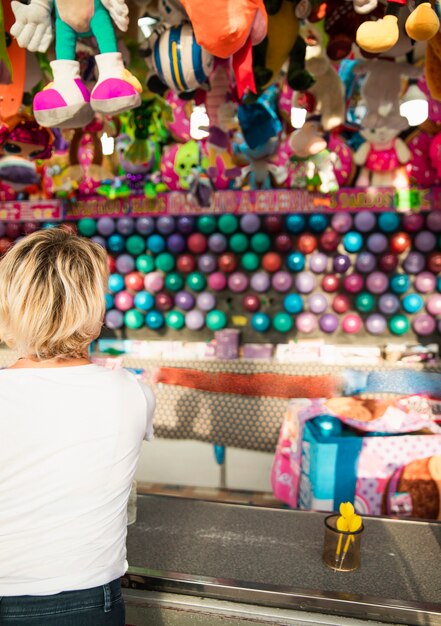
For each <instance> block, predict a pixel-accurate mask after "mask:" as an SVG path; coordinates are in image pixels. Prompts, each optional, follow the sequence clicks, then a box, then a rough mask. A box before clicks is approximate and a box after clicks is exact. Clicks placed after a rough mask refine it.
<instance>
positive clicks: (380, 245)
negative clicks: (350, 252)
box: [366, 233, 389, 254]
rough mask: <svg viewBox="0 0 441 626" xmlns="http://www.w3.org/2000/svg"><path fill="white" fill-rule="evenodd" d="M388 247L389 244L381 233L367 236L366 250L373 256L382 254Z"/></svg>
mask: <svg viewBox="0 0 441 626" xmlns="http://www.w3.org/2000/svg"><path fill="white" fill-rule="evenodd" d="M388 245H389V242H388V240H387V237H386V235H383V233H373V234H372V235H369V237H368V238H367V241H366V246H367V248H368V250H370V251H371V252H373V253H374V254H380V253H381V252H384V251H385V250H387V247H388Z"/></svg>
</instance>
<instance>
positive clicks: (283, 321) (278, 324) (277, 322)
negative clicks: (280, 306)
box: [273, 313, 293, 333]
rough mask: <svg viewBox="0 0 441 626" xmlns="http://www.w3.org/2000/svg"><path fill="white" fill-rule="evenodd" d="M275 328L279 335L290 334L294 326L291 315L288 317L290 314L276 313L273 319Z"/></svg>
mask: <svg viewBox="0 0 441 626" xmlns="http://www.w3.org/2000/svg"><path fill="white" fill-rule="evenodd" d="M273 326H274V328H275V330H277V332H279V333H289V331H290V330H291V329H292V326H293V322H292V317H291V315H288V313H276V314H275V316H274V317H273Z"/></svg>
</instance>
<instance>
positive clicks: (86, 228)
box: [78, 217, 96, 237]
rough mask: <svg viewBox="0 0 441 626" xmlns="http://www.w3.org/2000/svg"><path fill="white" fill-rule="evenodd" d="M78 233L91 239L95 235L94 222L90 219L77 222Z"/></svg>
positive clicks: (84, 218) (86, 218)
mask: <svg viewBox="0 0 441 626" xmlns="http://www.w3.org/2000/svg"><path fill="white" fill-rule="evenodd" d="M78 232H79V233H80V235H83V236H84V237H93V235H94V234H95V233H96V221H95V220H94V219H92V218H91V217H83V219H82V220H79V222H78Z"/></svg>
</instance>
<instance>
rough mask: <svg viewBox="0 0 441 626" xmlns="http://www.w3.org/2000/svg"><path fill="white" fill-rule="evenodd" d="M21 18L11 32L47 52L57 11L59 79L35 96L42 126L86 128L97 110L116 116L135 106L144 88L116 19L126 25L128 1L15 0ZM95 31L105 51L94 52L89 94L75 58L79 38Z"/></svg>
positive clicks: (56, 72)
mask: <svg viewBox="0 0 441 626" xmlns="http://www.w3.org/2000/svg"><path fill="white" fill-rule="evenodd" d="M12 8H13V11H14V14H15V18H16V22H15V24H14V26H13V27H12V29H11V33H12V35H13V36H14V37H16V38H17V42H18V44H19V45H20V46H21V47H23V48H27V49H28V50H29V51H31V52H36V51H39V52H45V51H46V50H47V49H48V47H49V45H50V42H51V40H52V21H51V14H52V11H54V12H55V54H56V60H55V61H52V62H51V69H52V72H53V76H54V80H53V82H52V83H51V84H49V85H48V86H47V87H46V88H45V89H44V90H43V91H41V92H39V93H37V94H36V96H35V97H34V104H33V108H34V115H35V117H36V120H37V121H38V123H39V124H41V125H42V126H47V127H60V128H61V127H70V128H81V127H84V126H85V125H86V124H87V123H89V122H90V121H91V119H92V118H93V115H94V112H100V113H103V114H109V115H117V114H118V113H121V112H123V111H126V110H128V109H131V108H133V107H136V106H138V105H139V103H140V92H141V91H142V88H141V85H140V83H139V81H138V80H137V79H136V78H135V77H134V76H133V75H132V74H131V73H130V72H129V71H128V70H126V69H125V67H124V63H123V60H122V56H121V53H120V52H118V49H117V42H116V36H115V31H114V28H113V25H112V20H113V21H114V22H115V24H116V25H117V26H118V28H120V29H121V30H126V29H127V22H128V17H127V13H128V10H127V6H126V4H125V2H124V0H77V2H72V1H70V0H31V3H30V4H28V5H25V4H21V3H20V2H17V1H16V0H14V1H13V2H12ZM89 35H94V36H95V38H96V40H97V43H98V48H99V51H100V54H98V55H97V56H96V57H95V60H96V64H97V67H98V81H97V83H96V85H95V87H94V88H93V90H92V93H89V90H88V89H87V87H86V85H85V84H84V82H83V81H82V79H81V75H80V66H79V62H78V60H77V59H76V56H75V55H76V43H77V40H78V39H79V38H81V37H84V36H89Z"/></svg>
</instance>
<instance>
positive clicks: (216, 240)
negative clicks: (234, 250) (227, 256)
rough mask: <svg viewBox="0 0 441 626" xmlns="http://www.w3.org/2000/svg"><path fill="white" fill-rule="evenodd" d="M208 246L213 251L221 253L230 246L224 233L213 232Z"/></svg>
mask: <svg viewBox="0 0 441 626" xmlns="http://www.w3.org/2000/svg"><path fill="white" fill-rule="evenodd" d="M208 247H209V249H210V250H211V251H212V252H216V253H217V254H220V253H221V252H224V251H225V250H226V249H227V248H228V240H227V238H226V237H225V235H222V233H213V234H212V235H210V236H209V237H208Z"/></svg>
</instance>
